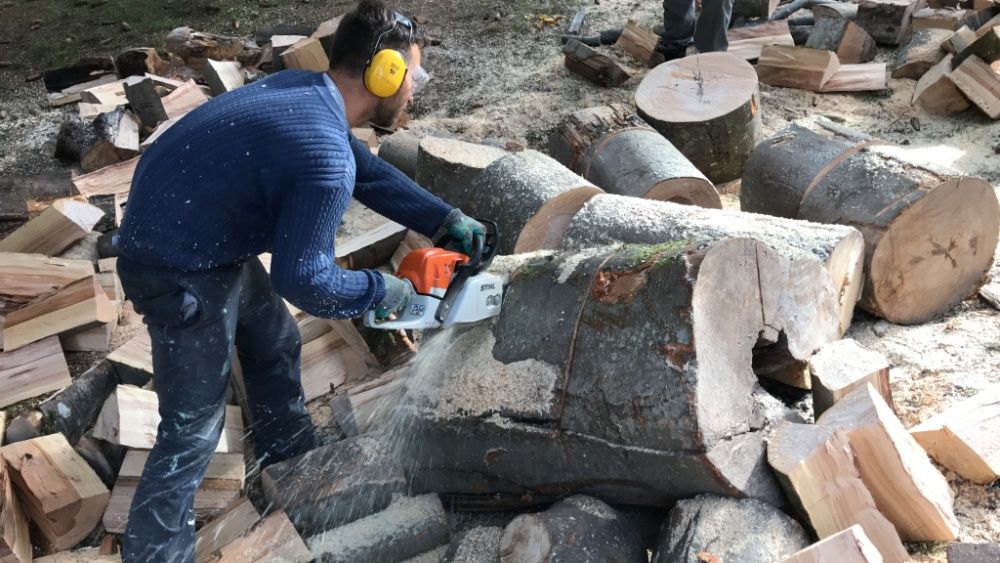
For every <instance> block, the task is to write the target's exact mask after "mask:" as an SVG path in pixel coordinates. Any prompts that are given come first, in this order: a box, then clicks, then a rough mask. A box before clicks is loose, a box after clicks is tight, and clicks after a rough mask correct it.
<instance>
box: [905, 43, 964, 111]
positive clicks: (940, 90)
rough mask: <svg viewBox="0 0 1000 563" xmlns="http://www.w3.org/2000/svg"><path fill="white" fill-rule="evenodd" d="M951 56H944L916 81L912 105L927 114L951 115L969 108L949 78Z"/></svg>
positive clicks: (962, 95)
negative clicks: (915, 105)
mask: <svg viewBox="0 0 1000 563" xmlns="http://www.w3.org/2000/svg"><path fill="white" fill-rule="evenodd" d="M951 60H952V55H950V54H949V55H945V56H944V58H943V59H941V62H939V63H938V64H936V65H934V66H932V67H931V68H930V70H928V71H927V72H925V73H924V75H923V76H921V77H920V80H918V81H917V86H916V88H915V89H914V90H913V100H912V103H916V104H920V107H922V108H924V110H926V111H927V112H929V113H934V114H942V115H947V114H952V113H958V112H960V111H965V110H966V109H968V108H969V100H968V99H967V98H966V97H965V95H964V94H962V92H961V91H960V90H959V89H958V87H957V86H955V83H954V82H952V80H951V77H950V76H949V75H950V74H951V71H952V69H951Z"/></svg>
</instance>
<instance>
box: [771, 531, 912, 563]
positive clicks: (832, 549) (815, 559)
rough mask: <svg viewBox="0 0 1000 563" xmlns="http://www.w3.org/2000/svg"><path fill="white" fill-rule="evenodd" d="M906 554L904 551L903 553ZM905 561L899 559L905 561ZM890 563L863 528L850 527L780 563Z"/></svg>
mask: <svg viewBox="0 0 1000 563" xmlns="http://www.w3.org/2000/svg"><path fill="white" fill-rule="evenodd" d="M903 553H904V554H905V553H906V552H905V551H904V552H903ZM905 560H906V559H905V558H904V559H899V561H905ZM882 561H892V560H890V559H886V558H884V557H883V555H882V554H880V553H879V551H878V549H876V548H875V545H874V544H872V542H871V540H870V539H868V535H867V534H866V533H865V530H864V528H862V527H861V526H858V525H854V526H851V527H850V528H847V529H846V530H843V531H841V532H838V533H836V534H834V535H832V536H830V537H828V538H826V539H824V540H821V541H819V542H817V543H814V544H813V545H811V546H809V547H807V548H805V549H803V550H802V551H800V552H798V553H796V554H795V555H793V556H791V557H789V558H788V559H785V560H784V561H782V562H781V563H881V562H882Z"/></svg>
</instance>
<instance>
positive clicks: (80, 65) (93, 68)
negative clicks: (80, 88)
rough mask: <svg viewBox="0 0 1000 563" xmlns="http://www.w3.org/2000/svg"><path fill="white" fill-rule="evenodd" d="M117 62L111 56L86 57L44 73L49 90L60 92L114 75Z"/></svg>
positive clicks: (43, 79)
mask: <svg viewBox="0 0 1000 563" xmlns="http://www.w3.org/2000/svg"><path fill="white" fill-rule="evenodd" d="M114 72H115V63H114V61H112V60H111V57H84V58H82V59H80V60H79V61H77V62H76V63H74V64H72V65H69V66H64V67H60V68H53V69H48V70H46V71H45V72H43V73H42V81H43V82H44V83H45V90H46V91H48V92H59V91H63V90H66V89H67V88H72V87H73V86H75V85H78V84H80V83H83V82H88V81H91V80H94V79H95V78H97V77H100V76H104V75H111V76H114Z"/></svg>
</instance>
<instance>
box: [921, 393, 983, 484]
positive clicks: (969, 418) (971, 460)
mask: <svg viewBox="0 0 1000 563" xmlns="http://www.w3.org/2000/svg"><path fill="white" fill-rule="evenodd" d="M998 430H1000V386H997V385H994V386H992V387H989V388H987V389H986V390H984V391H982V392H981V393H979V394H977V395H975V396H973V397H970V398H969V399H966V400H964V401H960V402H959V403H957V404H955V405H954V406H952V407H951V408H949V409H947V410H945V411H944V412H941V413H939V414H937V415H935V416H933V417H931V418H930V419H928V420H925V421H924V422H921V423H920V424H918V425H917V426H915V427H913V428H911V429H910V435H911V436H913V437H914V438H915V439H916V440H917V443H919V444H920V445H921V446H923V448H924V449H925V450H926V451H927V453H929V454H930V456H931V457H933V458H934V460H935V461H937V462H938V463H940V464H941V465H943V466H945V467H947V468H948V469H950V470H952V471H954V472H955V473H958V474H959V475H961V476H962V477H963V478H965V479H968V480H970V481H972V482H974V483H982V484H989V483H992V482H994V481H996V480H997V479H998V478H1000V432H998Z"/></svg>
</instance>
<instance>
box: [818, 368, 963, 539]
mask: <svg viewBox="0 0 1000 563" xmlns="http://www.w3.org/2000/svg"><path fill="white" fill-rule="evenodd" d="M816 424H817V425H820V426H826V427H828V428H834V429H837V430H843V431H845V432H846V433H847V435H848V438H849V440H850V445H851V449H852V450H853V451H854V454H855V460H856V461H857V466H858V469H859V471H860V472H861V479H862V480H863V481H864V482H865V485H866V486H867V487H868V490H869V491H871V493H872V497H873V498H874V499H875V504H876V505H877V506H878V508H879V511H880V512H882V514H884V515H885V517H886V518H888V519H889V521H890V522H892V524H893V525H894V526H895V527H896V530H897V531H898V532H899V535H900V538H901V539H902V540H903V541H952V540H954V539H955V537H956V536H957V535H958V531H959V523H958V520H957V519H956V518H955V513H954V511H953V509H952V502H953V494H952V492H951V489H950V488H949V487H948V482H947V481H946V480H945V478H944V476H943V475H941V473H940V472H939V471H938V470H937V469H936V468H935V467H934V465H933V464H932V463H931V460H930V459H928V457H927V454H926V453H924V451H923V450H922V449H921V448H920V445H919V444H917V442H916V441H915V440H914V439H913V438H912V437H911V436H910V435H909V434H908V433H907V432H906V429H905V428H903V424H902V423H901V422H900V421H899V419H898V418H896V415H895V414H893V412H892V409H890V408H889V406H888V405H887V404H885V401H884V400H882V397H881V395H879V394H878V392H877V391H875V389H874V388H872V387H871V386H870V385H868V386H865V387H863V388H861V389H857V390H855V391H854V392H853V393H851V394H850V395H848V396H847V397H844V398H843V399H841V400H840V401H839V402H838V403H837V404H835V405H834V406H833V407H831V408H830V409H829V410H828V411H826V412H825V413H823V416H821V417H819V419H818V420H817V421H816Z"/></svg>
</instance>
